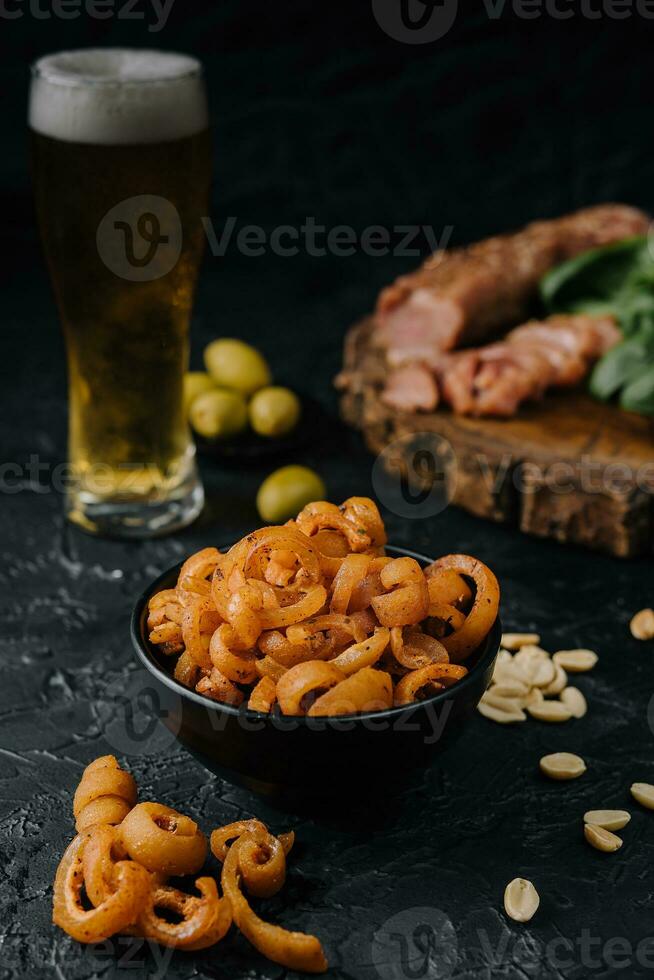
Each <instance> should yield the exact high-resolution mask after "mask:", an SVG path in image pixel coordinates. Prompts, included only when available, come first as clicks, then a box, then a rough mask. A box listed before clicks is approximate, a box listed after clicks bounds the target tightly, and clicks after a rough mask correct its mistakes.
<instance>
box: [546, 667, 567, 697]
mask: <svg viewBox="0 0 654 980" xmlns="http://www.w3.org/2000/svg"><path fill="white" fill-rule="evenodd" d="M567 683H568V675H567V674H566V672H565V671H564V669H563V667H560V666H559V664H554V680H553V681H551V683H549V684H548V685H547V687H544V688H543V694H544V695H545V697H549V696H550V695H552V694H560V693H561V691H563V690H564V688H565V687H566V685H567Z"/></svg>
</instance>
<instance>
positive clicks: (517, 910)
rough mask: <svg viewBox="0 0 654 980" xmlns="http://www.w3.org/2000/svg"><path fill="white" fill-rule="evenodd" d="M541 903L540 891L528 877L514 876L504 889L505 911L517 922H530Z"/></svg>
mask: <svg viewBox="0 0 654 980" xmlns="http://www.w3.org/2000/svg"><path fill="white" fill-rule="evenodd" d="M539 905H540V897H539V895H538V892H537V891H536V889H535V888H534V886H533V884H532V882H531V881H528V880H527V879H526V878H514V879H513V881H510V882H509V884H508V885H507V886H506V888H505V889H504V911H505V912H506V914H507V915H508V917H509V918H510V919H513V920H514V921H515V922H529V920H530V919H533V917H534V915H535V914H536V910H537V908H538V906H539Z"/></svg>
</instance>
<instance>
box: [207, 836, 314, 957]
mask: <svg viewBox="0 0 654 980" xmlns="http://www.w3.org/2000/svg"><path fill="white" fill-rule="evenodd" d="M230 840H232V841H233V843H232V844H231V846H230V847H229V848H227V843H228V842H229V841H230ZM287 840H288V838H287ZM290 844H292V839H291V840H290ZM290 844H289V846H285V845H284V842H283V841H282V839H281V837H280V838H276V837H273V836H272V834H270V833H269V831H268V829H267V827H266V826H265V825H264V824H262V823H260V822H259V821H256V820H249V821H241V822H239V823H237V824H231V825H230V826H229V827H223V828H221V829H220V830H218V831H214V832H213V834H212V835H211V850H212V851H213V853H214V855H215V857H216V858H218V860H219V861H222V862H223V872H222V876H221V883H222V886H223V892H224V893H225V897H226V898H227V899H228V900H229V902H230V903H231V906H232V913H233V916H234V922H235V924H236V925H237V926H238V928H239V929H240V931H241V932H242V933H243V935H244V936H245V937H246V938H247V939H249V941H250V942H251V943H252V945H253V946H255V947H256V948H257V949H258V950H259V952H260V953H263V955H264V956H266V957H267V958H268V959H269V960H272V961H273V962H275V963H279V964H281V966H285V967H287V968H288V969H290V970H302V971H304V972H306V973H323V972H324V971H325V970H326V969H327V960H326V958H325V954H324V952H323V949H322V946H321V944H320V940H319V939H317V938H316V937H315V936H309V935H306V934H305V933H303V932H291V931H290V930H288V929H282V928H281V927H280V926H275V925H272V924H271V923H269V922H264V920H263V919H260V918H259V916H258V915H257V914H256V913H255V912H254V911H253V909H252V908H251V907H250V904H249V902H248V901H247V899H246V898H245V896H244V895H243V892H242V891H241V886H243V887H245V888H246V889H247V890H248V891H249V892H250V893H251V894H253V895H256V896H259V897H268V896H270V895H274V894H276V892H278V891H279V889H280V888H281V887H282V885H283V884H284V880H285V878H286V854H287V853H288V850H290Z"/></svg>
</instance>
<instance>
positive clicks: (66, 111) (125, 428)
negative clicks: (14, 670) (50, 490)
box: [30, 50, 210, 537]
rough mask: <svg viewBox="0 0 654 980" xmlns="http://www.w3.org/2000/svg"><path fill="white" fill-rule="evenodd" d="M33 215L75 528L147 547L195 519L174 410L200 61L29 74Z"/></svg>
mask: <svg viewBox="0 0 654 980" xmlns="http://www.w3.org/2000/svg"><path fill="white" fill-rule="evenodd" d="M30 129H31V134H30V139H31V151H32V164H33V180H34V189H35V196H36V206H37V215H38V220H39V224H40V228H41V235H42V238H43V243H44V247H45V253H46V258H47V262H48V266H49V270H50V274H51V278H52V283H53V287H54V292H55V296H56V299H57V304H58V307H59V312H60V317H61V320H62V324H63V329H64V335H65V338H66V349H67V359H68V373H69V403H70V404H69V460H70V466H71V476H72V479H71V487H70V490H69V492H68V495H67V509H68V513H69V517H70V518H71V519H72V520H73V521H75V522H77V523H78V524H81V525H82V526H84V527H85V528H86V529H88V530H92V531H96V532H99V533H111V534H118V535H123V536H124V535H127V536H143V537H145V536H150V535H152V534H155V533H162V532H164V531H167V530H172V529H173V528H176V527H180V526H182V525H184V524H186V523H188V522H189V521H190V520H192V519H193V518H194V517H195V516H196V515H197V513H198V511H199V509H201V506H202V502H203V494H202V487H201V484H200V482H199V479H198V476H197V471H196V465H195V451H194V446H193V442H192V439H191V436H190V432H189V429H188V425H187V422H186V419H185V417H184V413H183V407H182V383H183V376H184V372H185V370H186V368H187V363H188V333H189V321H190V315H191V308H192V303H193V297H194V292H195V286H196V281H197V276H198V270H199V266H200V261H201V257H202V252H203V243H204V231H203V226H202V220H201V219H202V217H203V216H204V215H206V214H207V208H208V196H209V183H210V137H209V131H208V117H207V108H206V99H205V93H204V87H203V82H202V76H201V69H200V66H199V65H198V63H197V62H195V61H193V60H192V59H189V58H185V57H183V56H179V55H168V54H158V53H156V52H131V51H130V52H127V51H119V50H103V51H98V52H92V51H88V52H71V53H67V54H61V55H54V56H51V57H50V58H46V59H43V60H42V61H41V62H38V63H37V65H36V66H35V70H34V78H33V82H32V91H31V100H30Z"/></svg>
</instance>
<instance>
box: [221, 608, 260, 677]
mask: <svg viewBox="0 0 654 980" xmlns="http://www.w3.org/2000/svg"><path fill="white" fill-rule="evenodd" d="M255 641H256V638H255ZM237 647H238V640H237V634H236V631H235V630H234V628H233V627H232V626H229V625H228V624H227V623H223V625H222V626H219V627H218V629H217V630H216V632H215V633H214V634H213V636H212V637H211V643H210V645H209V656H210V657H211V662H212V664H213V665H214V667H216V668H217V669H218V670H219V671H220V672H221V674H223V675H224V676H225V677H226V678H227V680H229V681H232V682H233V683H235V684H251V683H252V681H255V680H256V678H257V668H256V663H255V661H256V656H255V654H254V652H253V651H251V650H241V651H239V652H235V651H236V650H237Z"/></svg>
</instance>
